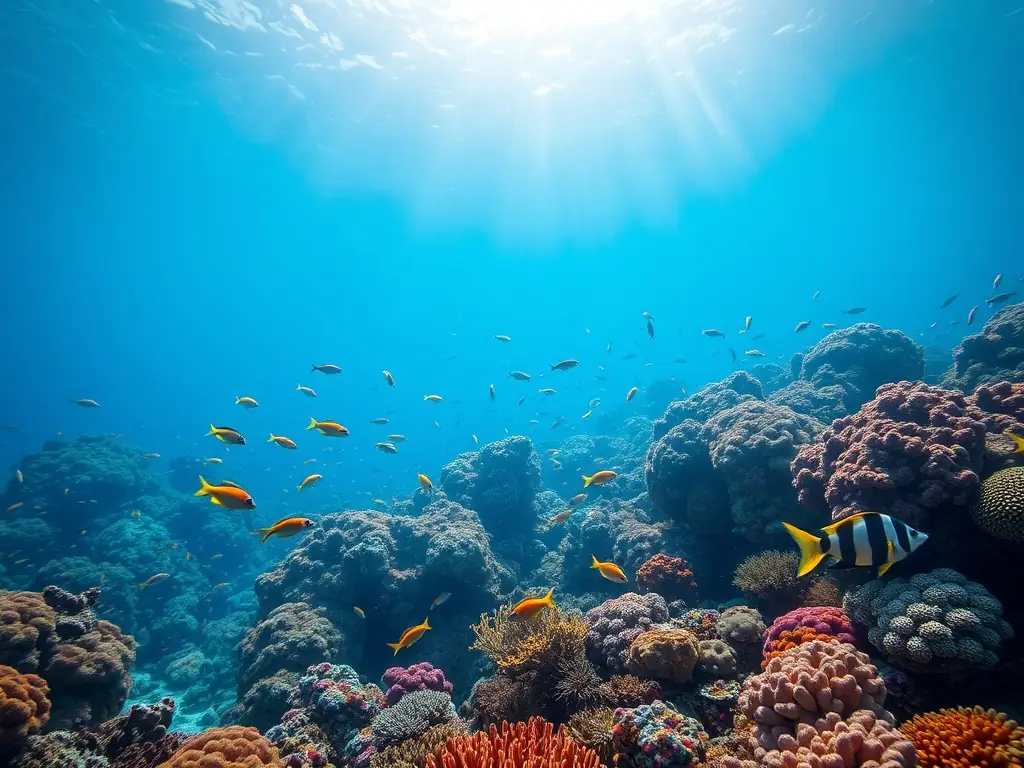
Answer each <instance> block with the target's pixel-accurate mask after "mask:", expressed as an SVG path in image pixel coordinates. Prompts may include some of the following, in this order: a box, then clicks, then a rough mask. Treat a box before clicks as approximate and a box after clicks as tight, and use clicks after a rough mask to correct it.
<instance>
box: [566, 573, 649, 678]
mask: <svg viewBox="0 0 1024 768" xmlns="http://www.w3.org/2000/svg"><path fill="white" fill-rule="evenodd" d="M585 619H586V622H587V626H588V627H589V629H588V632H587V640H586V648H587V655H588V656H589V657H590V659H591V660H592V661H594V662H595V663H597V664H599V665H601V666H603V667H605V668H606V669H608V670H609V671H611V672H623V671H625V669H626V657H627V655H628V653H629V649H630V646H631V645H632V643H633V641H634V640H636V638H637V637H639V636H640V635H641V634H642V633H644V632H646V631H648V630H649V629H650V628H651V627H652V626H653V625H655V624H660V623H663V622H666V621H668V605H667V604H666V603H665V598H663V597H662V596H661V595H655V594H648V595H638V594H636V593H634V592H627V593H626V594H624V595H621V596H619V597H616V598H614V599H612V600H607V601H605V602H604V603H602V604H601V605H599V606H597V607H596V608H592V609H591V610H589V611H587V614H586V616H585Z"/></svg>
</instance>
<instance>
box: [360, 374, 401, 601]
mask: <svg viewBox="0 0 1024 768" xmlns="http://www.w3.org/2000/svg"><path fill="white" fill-rule="evenodd" d="M384 373H387V371H384ZM392 386H394V385H392ZM352 610H353V611H354V612H355V614H356V616H358V617H359V618H360V619H365V618H366V611H364V610H363V609H362V608H360V607H359V606H358V605H353V606H352Z"/></svg>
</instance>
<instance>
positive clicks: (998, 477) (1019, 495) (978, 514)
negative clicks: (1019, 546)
mask: <svg viewBox="0 0 1024 768" xmlns="http://www.w3.org/2000/svg"><path fill="white" fill-rule="evenodd" d="M971 519H972V520H974V523H975V524H976V525H977V526H978V527H979V528H980V529H981V530H983V531H984V532H985V533H987V534H989V535H990V536H995V537H996V538H998V539H1005V540H1006V541H1014V542H1024V467H1008V468H1006V469H1001V470H999V471H998V472H995V473H993V474H992V475H991V476H989V477H987V478H985V480H984V481H982V483H981V493H980V494H979V495H978V500H977V501H976V502H975V504H974V506H973V507H971Z"/></svg>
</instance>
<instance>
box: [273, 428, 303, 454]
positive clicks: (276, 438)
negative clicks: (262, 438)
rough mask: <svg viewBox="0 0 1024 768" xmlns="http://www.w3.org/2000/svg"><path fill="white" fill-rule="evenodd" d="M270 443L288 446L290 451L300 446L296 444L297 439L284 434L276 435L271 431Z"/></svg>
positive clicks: (283, 446)
mask: <svg viewBox="0 0 1024 768" xmlns="http://www.w3.org/2000/svg"><path fill="white" fill-rule="evenodd" d="M267 442H268V443H276V444H277V445H280V446H281V447H282V448H287V449H288V450H290V451H294V450H295V449H296V448H297V447H298V446H296V445H295V441H294V440H292V439H291V438H290V437H284V436H283V435H275V434H274V433H273V432H271V433H270V439H269V440H267Z"/></svg>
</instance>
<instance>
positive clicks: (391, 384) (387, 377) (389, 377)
mask: <svg viewBox="0 0 1024 768" xmlns="http://www.w3.org/2000/svg"><path fill="white" fill-rule="evenodd" d="M381 373H382V374H383V375H384V381H386V382H387V383H388V386H389V387H394V386H395V377H394V376H392V375H391V371H381Z"/></svg>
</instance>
